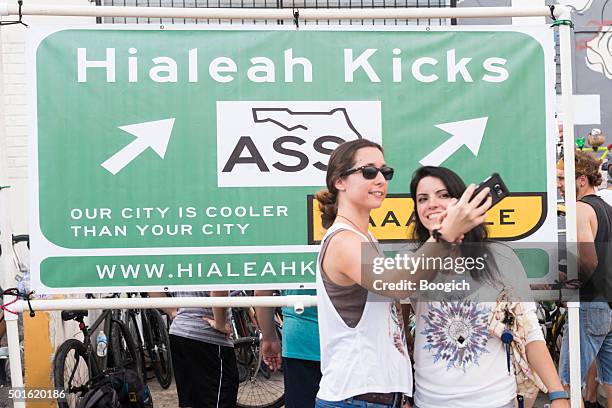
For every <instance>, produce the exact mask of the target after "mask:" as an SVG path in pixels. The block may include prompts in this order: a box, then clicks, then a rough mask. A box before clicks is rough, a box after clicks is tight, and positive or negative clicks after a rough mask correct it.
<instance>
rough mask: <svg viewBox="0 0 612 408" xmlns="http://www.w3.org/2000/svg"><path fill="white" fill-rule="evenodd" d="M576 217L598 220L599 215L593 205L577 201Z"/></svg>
mask: <svg viewBox="0 0 612 408" xmlns="http://www.w3.org/2000/svg"><path fill="white" fill-rule="evenodd" d="M576 217H577V218H578V220H580V219H583V220H592V219H594V220H597V216H596V214H595V210H594V209H593V207H591V206H590V205H589V204H587V203H585V202H582V201H578V202H576Z"/></svg>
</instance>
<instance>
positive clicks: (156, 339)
mask: <svg viewBox="0 0 612 408" xmlns="http://www.w3.org/2000/svg"><path fill="white" fill-rule="evenodd" d="M145 313H147V317H148V319H147V320H148V322H149V328H150V331H149V333H150V335H151V338H150V339H145V343H146V345H147V350H148V352H149V358H150V359H151V365H152V366H153V372H154V373H155V377H157V381H158V382H159V385H161V387H162V388H164V389H166V388H168V387H169V386H170V384H171V383H172V359H171V357H170V337H169V336H168V329H167V328H166V324H165V323H164V318H163V317H162V315H161V313H160V312H159V310H157V309H148V310H146V311H145ZM147 340H148V341H147Z"/></svg>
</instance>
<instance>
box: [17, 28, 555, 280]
mask: <svg viewBox="0 0 612 408" xmlns="http://www.w3.org/2000/svg"><path fill="white" fill-rule="evenodd" d="M230 28H231V29H230ZM230 28H228V29H220V28H215V29H200V28H199V27H198V28H197V29H196V28H189V27H184V28H181V29H168V26H165V27H161V26H148V27H130V26H125V27H100V26H95V27H91V28H78V29H73V28H66V29H57V28H53V29H41V28H39V29H33V30H31V31H32V32H31V33H30V35H29V39H28V52H29V61H30V62H31V64H32V67H34V69H32V70H31V78H30V79H31V81H30V83H31V84H32V95H34V96H35V98H34V99H33V106H32V112H33V123H34V126H33V130H32V138H31V146H32V148H31V167H32V173H31V174H32V178H31V193H32V203H33V206H32V211H31V220H30V221H31V225H30V227H31V230H32V231H31V235H32V276H33V284H34V287H35V288H36V289H37V290H38V291H40V292H66V291H96V290H99V291H104V290H109V289H110V288H113V290H119V289H125V288H130V289H136V288H149V289H150V288H152V287H153V288H154V287H157V288H159V287H168V288H180V287H185V286H189V287H194V286H197V287H200V288H213V287H231V286H232V285H236V287H241V288H244V287H257V286H258V285H260V287H261V286H265V287H279V288H280V287H300V286H304V285H305V286H311V285H312V283H313V282H314V270H315V266H314V265H315V264H316V251H317V249H318V248H317V246H316V242H317V239H318V238H317V237H318V236H319V235H318V234H320V233H321V229H320V221H319V220H318V219H317V218H316V214H315V213H314V211H315V210H316V208H314V209H313V203H312V194H314V193H315V192H316V191H317V190H318V189H320V188H322V186H324V184H325V171H326V166H327V161H328V159H329V155H330V154H331V152H332V150H333V149H334V148H335V147H336V146H337V145H338V144H340V143H342V142H344V141H348V140H354V139H358V138H367V139H371V140H375V141H378V142H380V143H382V145H383V147H384V148H385V158H386V161H387V163H389V164H390V165H392V166H393V167H394V168H395V169H396V177H395V178H394V179H393V181H392V182H391V184H390V187H389V192H390V193H392V194H396V195H397V196H398V197H399V196H400V195H404V196H405V194H406V193H408V191H409V182H410V178H411V175H412V172H413V171H414V170H415V169H416V168H417V167H418V166H420V165H422V164H432V165H443V166H447V167H450V168H452V169H454V170H456V171H457V172H458V173H459V174H460V175H461V176H462V177H463V178H464V179H465V180H466V181H467V182H479V181H480V180H482V179H484V178H485V177H486V176H488V175H489V174H491V173H492V172H493V171H496V172H498V173H500V174H501V175H502V177H503V178H504V180H505V182H506V184H507V185H508V187H509V189H510V190H511V191H512V193H513V196H514V198H513V200H514V201H512V204H511V205H510V204H508V205H509V206H510V207H511V208H510V207H509V208H504V209H502V213H501V216H499V215H498V216H497V218H499V219H501V220H502V221H506V224H508V225H509V221H508V220H510V219H511V217H512V213H513V211H522V212H524V213H527V212H530V211H529V210H528V209H529V208H536V209H535V210H533V211H531V213H532V215H533V217H531V218H530V221H529V223H528V224H529V225H525V226H520V225H519V224H518V223H520V220H515V222H516V223H517V227H516V228H509V227H507V225H506V226H502V227H504V228H505V229H503V232H500V234H501V235H498V237H499V238H500V239H523V240H534V241H538V240H539V241H550V240H551V239H553V237H554V236H556V220H555V218H554V215H555V212H554V205H555V202H554V199H555V196H554V192H555V186H554V176H553V175H552V174H550V170H549V169H552V167H553V166H552V163H553V162H554V150H553V149H554V143H552V142H551V141H552V140H553V129H554V128H555V124H554V119H553V118H554V116H553V106H554V90H553V86H554V65H553V55H554V48H553V44H552V33H551V32H550V31H549V29H548V28H547V27H532V28H526V27H521V28H518V27H511V28H499V27H480V28H464V27H461V28H458V27H436V28H433V27H432V28H429V27H428V28H424V27H405V28H399V27H394V28H393V29H384V30H383V29H380V30H376V29H372V28H355V27H351V28H350V29H347V28H342V27H338V28H328V29H320V28H317V29H313V28H311V29H308V28H307V27H301V28H300V29H299V30H296V29H295V28H292V27H290V28H279V29H269V28H266V29H259V28H254V27H250V28H249V27H242V28H239V29H237V28H236V27H234V26H231V27H230ZM309 196H310V197H309ZM534 200H535V204H534ZM395 203H397V205H396V204H394V205H396V207H393V206H392V205H390V206H389V208H390V210H386V211H392V212H393V211H395V212H396V213H397V212H400V211H402V209H401V208H399V207H397V206H398V205H400V204H401V205H403V204H402V201H401V200H397V201H395ZM508 203H510V201H508ZM534 205H535V206H534ZM313 214H314V215H313ZM387 218H388V217H387ZM502 224H503V222H502ZM378 227H380V225H377V226H374V225H373V228H378ZM389 227H393V226H392V225H390V226H389ZM396 227H401V228H403V227H405V225H400V224H399V222H398V223H397V225H396ZM398 231H399V232H398ZM500 231H501V230H500ZM375 232H376V233H377V234H378V233H379V232H380V238H381V239H382V240H383V241H384V240H385V239H387V235H388V236H393V240H397V239H398V237H399V238H401V237H402V235H401V234H402V231H401V230H397V231H396V230H394V231H391V232H390V233H388V234H387V232H385V231H382V230H381V231H375ZM386 234H387V235H386ZM398 234H399V235H398ZM189 265H190V266H189ZM198 265H199V266H198ZM266 265H267V266H266ZM189 267H191V268H192V270H191V273H188V272H186V271H187V270H188V269H185V268H189ZM198 268H200V269H198ZM211 268H212V272H211ZM215 268H216V269H215ZM266 268H267V269H266ZM217 270H218V273H217ZM111 271H114V272H113V273H112V274H111ZM266 271H267V272H266ZM179 272H180V273H179ZM111 275H112V276H111Z"/></svg>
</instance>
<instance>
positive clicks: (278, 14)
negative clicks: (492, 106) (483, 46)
mask: <svg viewBox="0 0 612 408" xmlns="http://www.w3.org/2000/svg"><path fill="white" fill-rule="evenodd" d="M21 12H22V15H26V16H27V15H38V16H92V17H96V16H97V17H148V18H196V19H197V18H212V19H243V18H248V19H265V18H269V19H293V9H290V8H287V9H255V8H251V9H249V8H173V7H119V6H99V7H97V6H93V5H92V6H77V5H74V6H71V5H53V4H35V3H29V2H28V3H25V4H24V5H23V6H22V9H21ZM2 13H4V14H8V15H13V16H16V15H18V14H19V6H18V4H17V2H15V3H10V4H7V3H6V2H4V3H0V15H1V14H2ZM547 15H550V9H549V8H548V7H514V8H513V7H462V8H432V9H430V8H393V9H382V8H381V9H308V8H303V9H300V19H301V20H316V19H332V20H335V19H341V20H348V19H363V18H366V19H385V18H403V19H423V18H426V19H431V18H482V17H538V16H547Z"/></svg>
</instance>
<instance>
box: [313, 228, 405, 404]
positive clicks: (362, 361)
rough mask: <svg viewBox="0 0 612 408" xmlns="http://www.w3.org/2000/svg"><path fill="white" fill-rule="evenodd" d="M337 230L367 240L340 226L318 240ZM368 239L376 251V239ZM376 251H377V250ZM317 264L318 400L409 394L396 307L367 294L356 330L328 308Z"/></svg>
mask: <svg viewBox="0 0 612 408" xmlns="http://www.w3.org/2000/svg"><path fill="white" fill-rule="evenodd" d="M339 229H342V230H350V231H353V232H355V233H356V234H359V236H361V237H362V238H363V239H364V240H366V239H367V238H366V236H365V235H363V234H362V233H360V232H359V231H357V230H356V229H355V228H353V227H351V226H349V225H347V224H342V223H336V224H334V225H332V226H331V227H330V228H329V230H327V234H325V236H324V237H323V240H322V241H321V247H323V243H324V242H325V240H326V239H327V237H328V236H329V235H330V234H332V233H333V232H334V231H337V230H339ZM372 240H374V242H375V243H376V245H377V246H378V242H376V240H375V238H374V237H372ZM379 252H381V251H380V249H379ZM321 269H322V266H321V254H320V253H319V259H318V260H317V302H318V313H319V338H320V342H321V373H322V374H323V377H322V378H321V383H320V385H319V392H318V394H317V397H318V398H320V399H322V400H326V401H341V400H344V399H347V398H351V397H354V396H356V395H360V394H366V393H370V392H377V393H390V392H401V393H404V394H406V395H410V396H411V395H412V368H411V364H410V357H409V355H408V347H407V346H406V338H405V335H404V324H403V320H402V314H401V310H400V309H399V302H396V301H395V300H394V299H391V298H387V297H384V296H381V295H378V294H376V293H373V292H368V298H367V301H366V305H365V308H364V310H363V314H362V316H361V320H359V323H358V324H357V326H355V327H354V328H351V327H349V326H347V325H346V323H344V320H342V317H341V316H340V315H339V314H338V312H337V311H336V309H335V307H334V305H333V304H332V302H331V300H330V298H329V296H328V295H327V292H326V290H325V286H324V284H323V279H322V278H321Z"/></svg>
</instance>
